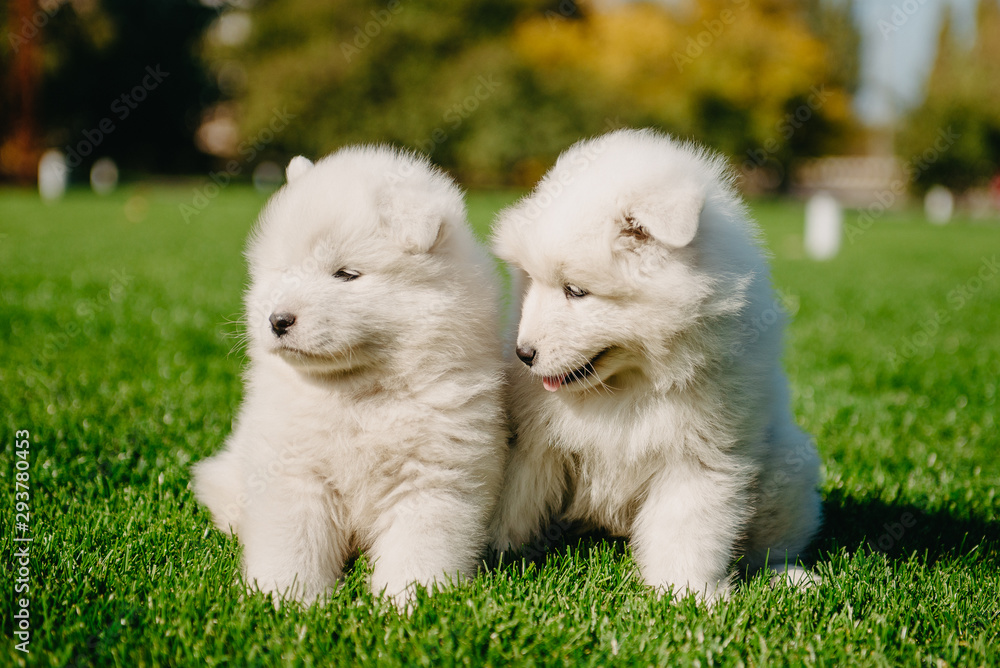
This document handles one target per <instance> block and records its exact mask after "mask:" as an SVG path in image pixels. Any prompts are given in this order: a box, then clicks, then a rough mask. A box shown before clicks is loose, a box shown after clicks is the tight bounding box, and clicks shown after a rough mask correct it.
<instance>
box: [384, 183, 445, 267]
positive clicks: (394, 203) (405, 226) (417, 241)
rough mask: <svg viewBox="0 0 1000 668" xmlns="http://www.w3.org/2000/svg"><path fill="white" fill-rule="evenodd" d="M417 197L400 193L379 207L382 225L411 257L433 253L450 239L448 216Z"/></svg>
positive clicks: (424, 198)
mask: <svg viewBox="0 0 1000 668" xmlns="http://www.w3.org/2000/svg"><path fill="white" fill-rule="evenodd" d="M425 200H426V195H424V196H423V197H421V196H419V195H418V194H417V193H406V192H396V193H393V194H392V195H391V196H389V197H385V198H383V199H382V200H381V202H380V203H379V209H380V211H379V213H380V214H381V216H382V224H383V225H385V227H386V228H387V229H388V230H390V232H391V233H392V235H393V236H394V237H395V238H396V239H397V240H398V241H399V244H400V245H401V246H402V247H403V249H404V250H405V251H406V252H408V253H413V254H414V255H418V254H420V253H429V252H431V251H432V250H433V249H434V247H435V246H437V245H438V244H439V243H441V241H442V240H443V239H444V238H445V236H446V235H447V227H448V226H447V225H446V224H445V212H444V211H442V210H441V208H440V207H438V206H433V205H432V204H431V203H429V202H427V201H425Z"/></svg>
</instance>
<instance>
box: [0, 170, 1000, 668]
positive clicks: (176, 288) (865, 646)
mask: <svg viewBox="0 0 1000 668" xmlns="http://www.w3.org/2000/svg"><path fill="white" fill-rule="evenodd" d="M191 197H192V195H191V192H190V190H189V189H184V188H175V189H170V188H164V187H160V188H153V189H146V190H142V189H133V190H129V191H125V192H119V193H117V194H115V195H113V196H111V197H108V198H96V197H94V196H92V195H90V194H87V193H84V192H72V193H70V194H69V195H68V196H67V198H66V199H64V200H63V201H61V202H59V203H58V204H56V205H53V206H45V205H42V204H40V203H39V202H38V201H37V197H36V196H35V195H33V194H31V193H26V192H17V191H6V192H0V337H2V338H0V340H2V345H0V405H2V407H3V421H4V425H3V429H4V438H3V447H4V453H5V458H4V461H5V464H4V466H3V467H2V469H0V480H2V484H3V489H4V495H5V496H6V498H8V499H12V501H11V502H10V504H9V505H8V506H6V508H7V512H5V513H3V514H2V520H0V522H2V527H3V545H4V549H3V556H2V559H3V566H2V568H0V573H2V575H0V581H2V586H0V590H2V591H3V594H2V596H0V611H2V619H3V626H4V629H5V632H6V634H7V636H6V637H7V638H10V635H9V634H10V633H11V629H12V624H13V621H14V620H13V618H12V616H13V614H14V612H15V610H16V609H19V608H15V599H16V598H18V597H17V596H15V594H14V593H13V590H14V582H13V578H14V577H15V575H14V573H15V572H16V563H15V559H14V556H13V553H12V551H13V549H14V547H15V544H14V543H13V541H12V536H14V535H15V530H14V526H13V523H14V512H15V508H14V505H13V492H14V475H15V472H16V469H15V465H16V462H17V461H18V460H17V458H16V455H15V448H14V433H15V431H16V430H20V429H26V430H29V431H30V433H31V438H30V441H31V448H30V452H31V456H30V470H29V473H30V481H29V485H30V488H31V497H30V506H31V518H30V519H31V534H32V535H33V536H34V542H33V543H32V544H31V548H30V559H31V561H30V571H31V575H30V585H31V589H30V594H29V595H28V598H29V599H30V608H29V609H30V615H31V616H30V619H31V634H32V635H31V642H30V650H31V654H30V655H28V656H27V657H25V656H24V655H23V654H21V653H20V652H17V651H15V649H14V642H15V641H14V640H9V641H8V643H7V646H6V647H5V648H4V649H3V651H2V652H0V665H2V664H23V663H25V660H26V659H27V663H28V664H31V665H67V664H70V665H119V666H157V665H199V666H200V665H206V664H207V665H217V664H228V665H233V666H243V665H285V664H288V665H321V666H325V665H337V664H348V663H353V662H363V663H371V664H380V665H433V664H470V665H484V664H488V665H494V666H502V665H507V664H509V663H513V664H539V665H541V664H555V665H567V666H571V665H578V664H582V665H607V664H623V665H624V664H633V663H634V664H641V665H649V664H653V665H667V664H669V665H689V664H695V663H697V664H699V665H707V664H713V663H714V664H720V665H751V666H760V665H766V666H770V665H800V664H808V665H842V664H859V665H924V664H927V665H989V664H993V665H996V664H997V662H998V661H1000V656H998V649H997V647H998V646H1000V616H998V614H1000V613H998V611H1000V524H998V511H1000V499H998V498H997V487H998V486H1000V456H998V454H997V452H998V447H1000V439H998V436H997V434H998V424H997V419H998V416H1000V410H998V405H997V393H998V379H1000V324H998V319H997V314H998V311H1000V275H997V274H996V273H993V274H991V275H989V276H987V277H986V278H985V279H984V280H982V281H979V282H977V281H976V280H975V278H976V276H977V273H978V272H980V270H981V269H983V268H984V267H986V266H987V265H984V264H983V263H984V258H986V259H989V258H993V257H995V256H997V255H1000V228H998V227H997V225H996V224H995V223H994V224H992V225H988V224H974V223H972V222H970V221H958V222H957V223H956V224H955V225H951V226H948V227H945V228H939V227H933V226H930V225H928V224H926V223H925V222H923V221H922V220H921V219H920V217H919V216H918V215H916V214H912V213H902V214H891V215H887V216H886V217H885V218H884V219H882V220H879V221H878V222H877V223H876V224H875V225H874V226H873V227H872V228H871V229H870V230H868V231H867V232H865V233H864V234H863V235H862V236H861V237H859V238H857V239H855V241H854V243H850V244H846V245H845V248H844V249H843V251H842V253H841V254H840V256H838V257H837V258H836V259H835V260H833V261H831V262H828V263H815V262H811V261H809V260H807V259H804V258H803V257H802V252H801V250H800V249H801V234H800V229H801V222H800V221H801V215H802V208H801V206H800V205H798V204H789V203H780V202H774V203H758V204H756V205H755V206H754V208H755V211H756V213H757V215H758V217H759V218H760V219H761V221H762V224H763V227H764V230H765V234H766V237H767V241H768V245H769V246H770V248H771V249H772V251H773V252H774V255H775V258H774V275H775V281H776V284H777V286H778V287H779V288H780V289H781V291H782V292H783V294H784V295H785V299H786V301H787V303H788V304H789V305H790V306H791V308H792V310H794V311H796V313H795V318H794V321H793V324H792V325H791V327H790V331H789V333H788V337H787V339H788V341H787V366H788V372H789V375H790V377H791V382H792V385H793V389H794V398H793V401H794V409H795V413H796V415H797V416H798V419H799V421H800V422H801V424H802V425H803V426H804V427H805V428H807V429H808V430H810V431H811V432H812V433H813V434H815V435H816V439H817V443H818V447H819V450H820V452H821V454H822V457H823V462H824V465H825V471H826V481H825V483H824V487H823V496H824V499H825V512H826V517H827V520H826V525H825V528H824V530H823V533H822V535H821V537H820V539H819V540H818V541H817V546H816V557H817V562H818V563H817V569H818V570H819V571H820V572H821V573H822V575H823V577H824V580H823V582H822V584H820V585H819V586H817V587H815V588H813V589H811V590H807V591H788V590H785V589H778V590H771V589H769V588H768V587H767V586H766V584H765V583H764V582H763V581H762V580H754V581H751V582H750V583H748V584H747V585H746V586H745V587H743V588H742V589H741V590H740V591H738V592H737V593H736V594H735V595H734V596H733V597H732V599H731V600H729V601H728V602H726V603H724V604H722V605H719V606H717V607H716V608H714V609H712V610H705V609H703V608H699V607H697V606H696V605H695V604H694V603H693V602H692V601H691V600H685V601H682V602H681V603H678V604H674V603H671V602H669V601H664V600H658V599H657V598H656V597H655V596H654V595H652V594H651V593H650V592H649V591H648V590H646V589H645V588H644V587H643V586H642V585H641V583H640V582H638V581H637V579H636V577H635V576H634V575H633V574H632V563H631V561H630V558H629V556H628V550H627V548H625V547H624V546H623V544H622V543H620V542H613V541H607V540H602V539H599V538H594V537H584V538H583V539H580V538H577V537H568V536H561V537H559V536H557V537H556V539H555V540H554V541H552V543H553V544H552V545H551V546H550V547H549V548H548V549H547V550H545V551H540V550H536V551H535V552H534V553H533V556H535V557H536V558H534V559H533V560H532V561H526V562H524V563H522V562H520V561H519V562H517V563H511V564H507V565H503V566H501V567H499V568H494V569H491V570H489V571H487V572H485V573H483V574H481V575H479V576H478V577H477V578H476V579H475V580H474V581H473V582H472V583H471V584H469V585H465V586H460V587H455V588H451V589H447V590H444V591H442V592H439V593H437V594H435V595H434V596H433V597H426V596H423V595H422V596H421V598H420V599H419V602H418V604H417V606H416V609H415V610H414V612H413V614H412V616H409V617H401V616H400V615H399V614H397V613H396V612H395V611H394V610H392V609H390V608H389V607H387V606H386V604H384V603H383V602H381V601H379V600H377V599H374V598H373V597H372V596H371V595H370V594H368V593H366V592H365V591H364V587H363V582H364V576H365V572H366V565H365V561H364V558H362V559H360V560H359V561H358V562H357V564H356V565H355V567H354V568H353V569H352V570H351V571H350V572H349V574H348V577H347V581H346V586H344V587H343V588H341V589H340V590H339V591H338V593H337V594H336V595H335V596H334V597H333V599H332V600H331V601H330V602H329V603H328V604H327V605H325V606H314V607H311V608H300V607H297V606H285V607H284V608H282V609H281V610H278V611H276V610H275V609H274V608H273V606H272V605H271V603H270V602H269V601H268V600H266V599H264V598H263V597H261V596H259V595H254V596H244V595H243V593H242V589H241V588H240V586H239V584H238V579H237V573H238V568H239V549H238V545H237V543H236V541H234V540H233V539H231V538H229V537H225V536H223V535H222V534H220V533H219V532H217V531H215V530H214V529H210V528H209V527H210V522H209V516H208V514H207V513H206V511H205V510H204V509H202V508H200V507H199V506H198V505H197V504H196V502H195V500H194V497H193V495H192V493H191V490H190V488H189V480H190V475H189V470H190V465H191V463H192V462H194V461H197V460H199V459H201V458H203V457H205V456H207V455H208V454H210V453H212V452H214V451H216V450H217V449H218V448H219V447H220V446H221V445H222V443H223V440H224V439H225V437H226V435H227V434H228V432H229V430H230V424H231V420H232V418H233V415H234V413H235V411H236V408H237V406H238V402H239V398H240V393H241V385H240V378H239V373H240V368H241V365H242V363H243V360H242V358H241V356H240V355H239V354H238V353H236V352H232V353H231V350H232V349H233V348H234V346H235V342H236V341H235V338H234V337H233V336H232V334H233V333H234V332H235V328H234V326H233V325H231V324H227V323H228V322H229V321H231V320H233V319H235V317H236V316H237V314H238V313H239V310H240V297H241V291H242V288H243V284H244V280H245V270H244V267H243V261H242V257H241V250H242V247H243V241H244V237H245V235H246V233H247V230H248V228H249V226H250V224H251V222H252V220H253V219H254V218H255V216H256V213H257V211H258V209H259V207H260V206H261V204H262V198H261V197H260V196H258V195H256V194H254V193H252V192H251V191H249V190H244V189H240V188H237V187H231V188H229V189H228V190H226V191H225V192H223V193H222V194H221V195H220V196H219V197H217V198H216V199H215V200H213V201H212V203H211V205H210V206H209V207H208V208H206V209H205V210H204V211H203V212H201V213H200V214H199V215H197V216H196V217H194V218H193V219H192V221H191V222H190V223H189V224H185V223H183V222H182V220H181V216H180V213H179V210H178V207H179V205H180V204H181V203H190V201H191ZM138 198H141V200H140V199H138ZM510 199H511V197H510V196H509V195H506V194H474V195H472V196H471V197H470V210H471V215H472V218H473V220H474V223H475V224H476V225H477V227H478V228H480V229H484V228H485V227H486V226H487V225H488V223H489V220H490V218H491V216H492V214H493V212H494V211H495V210H496V209H497V208H499V207H500V206H502V205H503V204H504V203H506V202H508V201H510ZM126 210H128V211H129V212H131V213H132V218H133V219H137V218H139V217H141V218H142V219H141V220H138V222H129V220H128V219H127V217H126V215H125V211H126ZM143 211H145V213H144V215H142V216H138V215H136V212H138V213H139V214H142V213H143ZM983 273H984V276H986V274H988V273H989V271H988V269H983ZM963 286H964V288H965V289H967V291H966V292H965V293H961V294H960V293H956V292H954V291H956V290H962V289H963ZM949 295H951V297H949ZM959 297H963V298H964V299H962V300H960V299H959ZM960 301H961V302H962V303H959V302H960ZM17 535H20V534H17ZM543 547H544V546H543Z"/></svg>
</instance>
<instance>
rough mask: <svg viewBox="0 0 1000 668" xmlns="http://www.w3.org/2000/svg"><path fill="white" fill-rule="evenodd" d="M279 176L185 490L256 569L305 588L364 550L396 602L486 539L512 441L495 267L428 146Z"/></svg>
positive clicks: (269, 585) (266, 577)
mask: <svg viewBox="0 0 1000 668" xmlns="http://www.w3.org/2000/svg"><path fill="white" fill-rule="evenodd" d="M287 176H288V184H287V185H286V186H285V187H284V188H282V189H281V190H280V191H279V192H278V193H276V194H275V195H274V197H273V198H272V199H271V201H270V202H269V203H268V205H267V207H266V208H265V209H264V211H263V213H262V214H261V216H260V220H259V223H258V225H257V228H256V230H255V232H254V233H253V235H252V238H251V240H250V243H249V249H248V252H247V256H248V260H249V266H250V275H251V286H250V289H249V291H248V293H247V295H246V325H247V328H248V338H249V357H250V365H249V368H248V369H247V372H246V378H245V380H246V383H245V397H244V400H243V405H242V407H241V409H240V412H239V416H238V418H237V420H236V424H235V429H234V432H233V434H232V435H231V436H230V438H229V440H228V441H227V443H226V446H225V449H224V450H223V451H222V452H220V453H219V454H217V455H216V456H214V457H212V458H210V459H208V460H206V461H203V462H201V463H200V464H198V465H197V467H196V469H195V471H194V474H195V475H194V478H195V480H194V489H195V492H196V494H197V496H198V498H199V500H200V501H201V502H202V503H204V504H205V505H206V506H207V507H208V508H209V510H210V511H211V512H212V515H213V518H214V520H215V523H216V524H217V525H218V527H219V528H220V529H222V530H224V531H228V530H232V531H234V532H235V533H236V534H237V535H238V537H239V539H240V541H241V542H242V544H243V548H244V553H243V557H244V568H245V576H246V581H247V584H248V585H250V586H253V585H254V584H256V586H257V587H258V588H260V589H261V590H263V591H265V592H274V593H276V594H280V595H282V596H288V597H293V598H296V599H300V600H304V601H309V600H312V599H315V598H316V597H317V596H319V595H322V594H323V593H324V592H327V591H329V590H330V589H331V588H332V587H333V586H335V584H336V582H337V580H338V578H339V577H340V575H341V571H342V569H343V567H344V563H345V560H346V559H348V557H349V555H351V554H352V553H353V552H354V551H356V550H358V549H361V550H365V551H366V552H367V554H368V556H369V557H370V558H371V560H372V562H373V566H372V574H371V587H372V590H373V591H375V592H382V591H384V592H385V593H386V594H387V595H389V596H392V597H393V598H394V599H395V600H396V601H397V603H403V602H404V601H406V600H407V599H408V598H409V597H410V596H412V593H413V587H412V585H413V584H414V583H419V584H425V585H426V584H429V583H431V582H434V581H438V580H440V581H445V580H447V579H450V578H454V577H455V576H460V575H461V576H468V575H470V574H471V573H473V572H474V570H475V569H476V567H477V564H478V560H479V557H480V555H481V552H482V550H483V549H484V548H485V546H486V543H487V539H488V536H487V526H488V522H489V518H490V515H491V514H492V512H493V509H494V506H495V503H496V499H497V495H498V493H499V483H500V481H501V478H502V475H503V462H504V459H505V457H506V452H507V443H506V435H507V427H506V424H505V422H504V416H503V408H502V387H503V381H502V361H501V360H502V355H501V349H500V343H499V336H498V332H497V330H498V319H497V296H498V295H497V283H496V278H495V272H494V269H493V265H492V263H491V261H490V259H489V257H488V255H487V254H486V253H485V251H483V250H482V249H481V248H480V247H479V245H478V244H477V243H476V241H475V239H474V237H473V235H472V233H471V231H470V230H469V228H468V225H467V223H466V219H465V205H464V201H463V197H462V194H461V192H460V191H459V189H458V188H457V187H456V186H455V184H454V183H453V182H452V181H451V180H450V179H449V178H448V177H447V176H446V175H444V174H443V173H442V172H440V171H438V170H437V169H435V168H434V167H432V166H431V165H430V164H429V163H428V162H427V161H426V160H424V159H422V158H418V157H416V156H413V155H409V154H405V153H400V152H397V151H395V150H393V149H391V148H385V147H380V148H376V147H353V148H345V149H343V150H341V151H339V152H337V153H334V154H332V155H330V156H328V157H326V158H324V159H323V160H320V161H319V162H318V163H316V165H315V166H314V165H313V164H312V163H311V162H309V161H308V160H306V159H305V158H302V157H298V158H295V159H294V160H292V162H291V163H290V164H289V166H288V170H287Z"/></svg>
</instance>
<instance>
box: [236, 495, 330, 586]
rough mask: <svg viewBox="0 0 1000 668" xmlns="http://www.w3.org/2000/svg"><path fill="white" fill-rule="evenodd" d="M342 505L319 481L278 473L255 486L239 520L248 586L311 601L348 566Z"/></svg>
mask: <svg viewBox="0 0 1000 668" xmlns="http://www.w3.org/2000/svg"><path fill="white" fill-rule="evenodd" d="M340 515H342V509H340V508H338V507H336V504H335V503H334V502H333V500H332V497H331V494H330V492H329V490H328V489H327V488H326V486H325V485H324V484H323V482H322V481H321V480H319V479H315V480H310V479H303V478H299V477H296V478H287V479H286V478H283V477H276V478H272V479H271V480H268V481H267V484H266V486H265V487H264V488H263V489H261V490H257V491H256V493H254V494H253V495H252V496H251V498H250V502H249V504H248V505H247V507H246V509H245V512H244V518H243V521H242V523H241V524H240V534H239V537H240V540H241V542H242V543H243V563H244V569H245V573H246V581H247V585H248V586H251V587H253V586H256V587H257V588H258V589H260V590H261V591H263V592H271V593H274V594H277V595H279V596H282V597H287V598H293V599H297V600H300V601H304V602H307V603H308V602H312V601H313V600H314V599H316V598H317V597H318V596H320V595H321V594H324V593H326V592H327V591H328V590H329V589H330V588H332V587H333V586H334V585H335V584H336V582H337V579H338V578H339V577H340V575H341V572H342V570H343V568H344V561H345V559H346V557H347V551H348V538H349V537H348V535H347V533H346V531H345V530H344V528H343V524H342V523H340V522H338V521H337V520H338V517H339V516H340Z"/></svg>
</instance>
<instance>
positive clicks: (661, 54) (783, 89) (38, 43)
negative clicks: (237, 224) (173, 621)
mask: <svg viewBox="0 0 1000 668" xmlns="http://www.w3.org/2000/svg"><path fill="white" fill-rule="evenodd" d="M0 7H2V8H0V27H2V31H0V32H2V35H3V41H2V45H0V91H2V97H0V181H2V182H7V183H13V184H22V185H31V184H33V183H34V182H35V181H36V179H37V178H38V174H39V160H40V159H41V158H42V156H43V154H44V153H45V152H46V151H47V150H50V149H56V150H58V151H59V152H60V153H61V154H62V161H63V162H64V163H65V165H66V166H67V167H68V178H69V180H70V183H71V184H72V183H82V184H86V183H88V182H94V187H95V188H96V189H98V190H99V191H100V190H101V189H102V188H103V189H104V190H109V189H111V188H113V187H114V183H116V182H117V180H118V179H119V178H120V179H122V180H142V179H147V178H150V177H157V178H161V179H162V178H163V177H174V178H176V177H184V176H197V177H200V178H201V179H204V178H205V176H206V175H210V176H211V177H212V179H213V180H214V181H215V182H216V183H219V184H222V183H229V182H231V181H246V182H249V181H250V180H251V179H253V180H254V181H255V182H256V183H257V185H258V186H259V187H260V188H263V189H266V188H268V187H274V186H275V185H276V184H277V183H280V181H281V178H282V175H281V168H280V166H281V165H283V164H284V163H285V161H286V160H287V159H288V158H289V157H290V156H293V155H295V154H305V155H307V156H310V157H313V158H315V157H318V156H321V155H323V154H325V153H327V152H329V151H331V150H333V149H335V148H337V147H338V146H340V145H342V144H345V143H349V142H373V141H379V142H381V141H385V142H391V143H393V144H396V145H400V146H406V147H410V148H414V149H416V150H419V151H422V152H423V153H426V154H428V155H429V156H430V157H431V158H432V159H433V160H434V161H435V162H437V163H439V164H441V165H442V166H444V167H446V168H447V169H448V170H450V171H451V172H452V173H453V174H454V175H455V176H456V177H457V178H458V179H459V180H460V181H461V182H462V183H463V184H465V185H466V186H470V187H494V186H516V187H520V186H528V185H531V184H532V183H534V181H535V180H536V179H537V178H538V177H539V176H540V175H541V174H542V173H543V172H544V171H545V169H546V168H547V167H548V166H549V165H550V164H551V163H552V162H553V160H554V159H555V157H556V156H557V155H558V154H559V152H560V151H562V150H563V149H565V148H566V147H567V146H568V145H569V144H571V143H572V142H574V141H576V140H577V139H579V138H581V137H585V136H589V135H593V134H597V133H600V132H603V131H605V130H607V129H609V128H613V127H618V126H646V125H649V126H656V127H659V128H661V129H663V130H666V131H668V132H670V133H673V134H675V135H678V136H681V137H685V138H692V139H695V140H697V141H700V142H703V143H705V144H708V145H709V146H711V147H714V148H715V149H717V150H719V151H722V152H723V153H725V154H727V155H728V156H729V157H730V158H731V159H732V161H733V164H734V166H736V167H737V168H738V169H739V172H740V174H741V183H742V187H743V189H744V190H745V191H746V192H747V193H749V194H756V193H790V194H795V195H806V194H809V193H811V192H815V191H818V190H824V191H828V192H831V193H833V194H834V195H835V196H836V198H837V199H838V201H839V202H841V203H842V204H846V205H848V206H855V207H864V206H866V205H868V204H870V203H872V202H875V201H879V199H880V198H879V195H880V193H881V194H882V197H881V199H886V198H889V197H890V196H891V199H892V200H893V201H892V205H896V204H899V203H901V202H903V201H905V200H906V198H908V197H913V196H917V197H923V196H924V195H925V193H926V192H927V191H928V190H929V189H931V188H932V187H933V186H941V187H942V188H946V189H947V193H946V194H945V195H942V194H941V191H940V190H937V191H935V193H936V194H938V195H939V196H940V197H942V198H944V199H942V200H939V203H940V204H941V205H942V206H944V205H946V204H949V203H950V205H951V206H952V207H953V208H955V209H963V210H965V211H967V212H969V213H971V214H972V215H974V216H982V217H985V216H989V215H992V214H993V213H995V212H996V210H997V207H998V203H1000V178H998V176H997V175H998V171H1000V167H998V166H1000V3H998V2H997V0H867V1H865V2H860V1H856V0H663V1H661V2H626V1H620V0H589V1H587V0H576V1H574V0H507V1H500V0H485V1H484V0H438V1H435V2H422V1H420V0H373V1H362V0H341V1H338V2H318V1H315V0H283V1H282V2H277V1H274V0H228V1H227V0H201V1H200V2H196V1H194V0H142V1H141V2H135V1H134V0H5V1H4V2H3V4H2V5H0ZM58 157H59V156H55V158H52V156H50V159H55V160H56V165H55V167H54V168H52V169H55V170H56V172H57V173H58V172H59V168H60V165H61V164H62V163H59V161H58ZM44 165H45V163H43V167H44ZM50 167H51V165H50ZM43 171H44V169H43ZM95 178H96V181H94V179H95ZM54 192H55V194H56V196H57V195H58V192H59V190H58V187H57V188H56V190H55V191H54ZM885 193H889V195H886V194H885ZM949 198H950V199H949ZM883 204H886V203H885V202H883ZM939 208H940V207H939Z"/></svg>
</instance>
